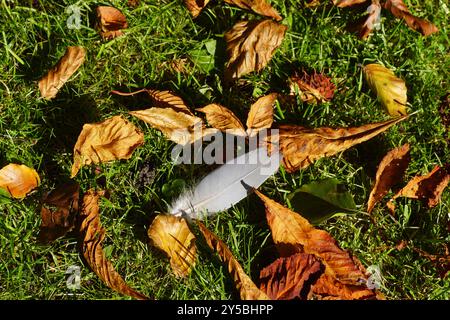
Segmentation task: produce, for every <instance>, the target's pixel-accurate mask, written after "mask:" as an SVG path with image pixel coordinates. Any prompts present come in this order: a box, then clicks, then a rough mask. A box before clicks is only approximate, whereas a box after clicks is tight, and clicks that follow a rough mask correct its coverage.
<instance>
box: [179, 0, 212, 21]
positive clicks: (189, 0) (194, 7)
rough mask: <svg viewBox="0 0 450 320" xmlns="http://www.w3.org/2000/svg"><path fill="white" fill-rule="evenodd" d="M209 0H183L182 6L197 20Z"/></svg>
mask: <svg viewBox="0 0 450 320" xmlns="http://www.w3.org/2000/svg"><path fill="white" fill-rule="evenodd" d="M209 1H210V0H184V4H185V5H186V7H187V9H188V10H189V12H190V13H191V15H192V17H194V18H197V17H198V15H199V14H200V12H201V11H202V10H203V8H204V7H206V5H207V4H208V3H209Z"/></svg>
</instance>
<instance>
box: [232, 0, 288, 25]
mask: <svg viewBox="0 0 450 320" xmlns="http://www.w3.org/2000/svg"><path fill="white" fill-rule="evenodd" d="M225 2H226V3H228V4H231V5H235V6H238V7H239V8H242V9H246V10H250V11H253V12H255V13H257V14H260V15H262V16H266V17H269V18H273V19H275V20H276V21H281V20H283V18H282V17H281V16H280V14H279V13H278V11H277V10H275V9H274V8H273V7H272V6H271V5H270V4H269V3H268V2H267V1H266V0H225Z"/></svg>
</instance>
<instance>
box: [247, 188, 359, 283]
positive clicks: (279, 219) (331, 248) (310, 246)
mask: <svg viewBox="0 0 450 320" xmlns="http://www.w3.org/2000/svg"><path fill="white" fill-rule="evenodd" d="M255 193H256V194H257V195H258V197H259V198H260V199H261V200H262V201H263V202H264V206H265V207H266V218H267V222H268V224H269V227H270V230H271V232H272V238H273V241H274V243H275V245H276V247H277V249H278V252H279V253H280V255H281V256H282V257H288V256H290V255H293V254H296V253H309V254H314V255H315V256H316V257H318V258H320V259H321V260H322V263H323V264H324V265H325V273H326V274H328V275H330V276H332V277H334V278H335V279H337V280H339V281H340V282H342V283H344V284H351V285H355V284H358V283H360V282H361V280H364V279H366V276H365V270H364V268H363V267H362V265H361V264H360V263H359V261H357V260H356V258H355V257H353V256H351V255H350V254H349V253H348V252H346V251H344V250H342V249H341V248H340V247H339V245H338V244H337V242H336V240H335V239H333V237H331V235H330V234H329V233H328V232H326V231H323V230H319V229H315V228H314V227H313V226H312V225H311V224H310V223H309V222H308V220H306V219H305V218H303V217H302V216H301V215H299V214H298V213H295V212H294V211H291V210H289V209H288V208H286V207H284V206H282V205H281V204H279V203H277V202H275V201H274V200H272V199H270V198H268V197H266V196H265V195H263V194H262V193H261V192H259V191H257V190H255Z"/></svg>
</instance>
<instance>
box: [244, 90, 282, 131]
mask: <svg viewBox="0 0 450 320" xmlns="http://www.w3.org/2000/svg"><path fill="white" fill-rule="evenodd" d="M276 100H277V94H276V93H271V94H268V95H266V96H264V97H261V98H259V99H258V100H257V101H256V102H255V103H254V104H252V106H251V107H250V111H249V113H248V116H247V134H248V135H249V136H252V135H254V134H256V133H258V132H259V131H261V130H262V129H269V128H270V127H272V123H273V107H274V104H275V101H276Z"/></svg>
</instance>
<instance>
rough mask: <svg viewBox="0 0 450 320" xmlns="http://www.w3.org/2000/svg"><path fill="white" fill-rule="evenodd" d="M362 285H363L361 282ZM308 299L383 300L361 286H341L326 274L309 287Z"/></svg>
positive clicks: (380, 296) (377, 294)
mask: <svg viewBox="0 0 450 320" xmlns="http://www.w3.org/2000/svg"><path fill="white" fill-rule="evenodd" d="M362 283H365V282H364V281H362ZM308 298H309V299H315V300H317V299H323V300H365V299H367V300H374V299H378V300H384V299H385V298H384V296H383V295H382V294H381V293H379V292H373V291H372V290H369V289H367V288H366V287H365V286H362V285H351V284H343V283H341V282H339V281H338V280H336V279H335V278H334V277H332V276H330V275H328V274H325V273H324V274H322V275H321V276H320V278H319V279H318V280H317V281H316V282H315V283H314V284H313V285H312V286H311V291H310V292H309V295H308Z"/></svg>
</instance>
